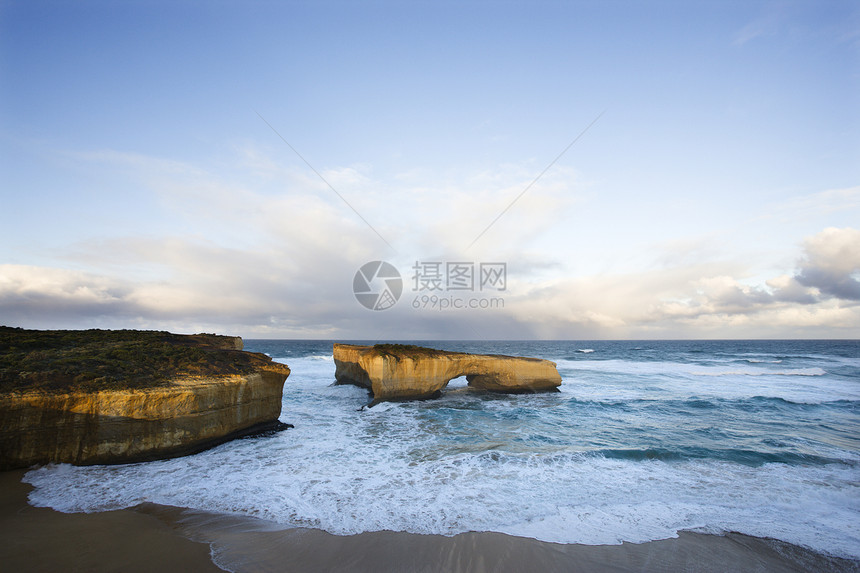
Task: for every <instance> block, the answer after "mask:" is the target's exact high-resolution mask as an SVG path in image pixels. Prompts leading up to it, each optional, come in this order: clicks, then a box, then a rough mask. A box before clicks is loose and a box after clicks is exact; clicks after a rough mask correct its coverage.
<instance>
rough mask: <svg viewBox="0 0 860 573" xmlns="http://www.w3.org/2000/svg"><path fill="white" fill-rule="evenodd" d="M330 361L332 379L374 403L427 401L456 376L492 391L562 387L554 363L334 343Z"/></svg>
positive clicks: (536, 390) (544, 389) (519, 358)
mask: <svg viewBox="0 0 860 573" xmlns="http://www.w3.org/2000/svg"><path fill="white" fill-rule="evenodd" d="M334 361H335V379H336V380H337V381H338V382H340V383H348V384H356V385H359V386H363V387H365V388H368V389H370V390H371V391H372V392H373V398H374V402H380V401H384V400H408V399H421V398H429V397H432V396H435V395H437V394H438V392H439V391H441V389H442V388H444V387H445V385H446V384H448V382H450V381H451V380H453V379H454V378H457V377H459V376H466V380H467V381H468V382H469V385H470V386H474V387H476V388H481V389H484V390H491V391H494V392H508V393H521V392H540V391H547V390H555V389H557V388H558V387H559V386H560V385H561V376H560V375H559V373H558V370H557V369H556V365H555V363H554V362H550V361H549V360H542V359H539V358H524V357H517V356H498V355H491V354H465V353H461V352H445V351H441V350H431V349H424V348H417V347H400V348H398V346H397V345H390V346H388V345H381V346H377V347H374V346H355V345H350V344H335V345H334Z"/></svg>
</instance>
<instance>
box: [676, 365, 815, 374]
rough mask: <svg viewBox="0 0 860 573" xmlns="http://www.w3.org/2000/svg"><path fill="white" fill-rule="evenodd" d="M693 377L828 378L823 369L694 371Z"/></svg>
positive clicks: (692, 372)
mask: <svg viewBox="0 0 860 573" xmlns="http://www.w3.org/2000/svg"><path fill="white" fill-rule="evenodd" d="M690 374H692V375H693V376H826V375H827V372H826V371H825V370H824V369H823V368H818V367H813V368H794V369H791V370H756V371H750V370H716V371H707V370H692V371H691V372H690Z"/></svg>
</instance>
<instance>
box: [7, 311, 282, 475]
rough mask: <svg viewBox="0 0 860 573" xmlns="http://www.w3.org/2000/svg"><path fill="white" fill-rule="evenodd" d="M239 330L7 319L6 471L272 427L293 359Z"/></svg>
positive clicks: (202, 445)
mask: <svg viewBox="0 0 860 573" xmlns="http://www.w3.org/2000/svg"><path fill="white" fill-rule="evenodd" d="M241 348H242V339H241V338H238V337H227V336H215V335H186V336H183V335H174V334H170V333H163V332H139V331H26V330H22V329H11V328H6V327H0V469H2V470H7V469H14V468H20V467H28V466H31V465H33V464H42V463H48V462H56V463H60V462H65V463H74V464H101V463H128V462H137V461H147V460H153V459H159V458H166V457H174V456H179V455H185V454H188V453H193V452H196V451H200V450H203V449H206V448H208V447H211V446H214V445H217V444H219V443H223V442H225V441H227V440H230V439H232V438H235V437H238V436H241V435H246V434H249V433H254V432H259V431H265V430H271V429H277V428H279V427H281V426H282V424H281V423H280V422H279V421H278V417H279V416H280V413H281V398H282V393H283V385H284V382H285V381H286V379H287V376H289V374H290V370H289V368H288V367H287V366H285V365H283V364H279V363H276V362H272V361H271V359H270V358H269V357H267V356H265V355H263V354H257V353H250V352H243V351H241Z"/></svg>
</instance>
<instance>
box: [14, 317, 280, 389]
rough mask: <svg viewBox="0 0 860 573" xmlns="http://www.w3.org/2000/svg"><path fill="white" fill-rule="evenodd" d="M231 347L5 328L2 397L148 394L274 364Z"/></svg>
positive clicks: (144, 334) (162, 336)
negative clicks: (183, 380) (173, 382)
mask: <svg viewBox="0 0 860 573" xmlns="http://www.w3.org/2000/svg"><path fill="white" fill-rule="evenodd" d="M230 346H231V339H230V338H228V337H217V336H215V335H191V336H184V335H179V334H171V333H169V332H158V331H141V330H24V329H22V328H10V327H7V326H0V392H3V393H6V392H11V391H22V390H39V391H43V392H50V393H53V392H65V391H71V390H75V391H97V390H120V389H133V388H146V387H150V386H163V385H166V384H167V383H168V382H169V381H170V379H172V378H176V377H180V376H207V375H223V374H248V373H250V372H254V371H255V370H256V369H257V368H258V367H259V365H260V364H261V362H263V361H266V362H268V358H265V357H263V356H260V355H256V354H253V353H249V352H241V351H237V350H226V349H225V348H228V347H230Z"/></svg>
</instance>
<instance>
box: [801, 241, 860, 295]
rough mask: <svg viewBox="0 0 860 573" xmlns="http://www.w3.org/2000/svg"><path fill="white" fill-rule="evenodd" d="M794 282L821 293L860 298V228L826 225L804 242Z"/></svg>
mask: <svg viewBox="0 0 860 573" xmlns="http://www.w3.org/2000/svg"><path fill="white" fill-rule="evenodd" d="M804 251H805V255H804V258H803V260H802V261H801V263H800V272H799V273H798V275H797V276H796V280H797V282H799V283H800V284H802V285H804V286H806V287H814V288H816V289H818V290H819V291H820V292H821V294H822V295H824V296H832V297H835V298H839V299H845V300H852V301H860V230H857V229H850V228H846V229H836V228H832V227H831V228H828V229H825V230H824V231H822V232H821V233H818V234H817V235H815V236H813V237H810V238H809V239H807V240H806V241H805V243H804Z"/></svg>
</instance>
